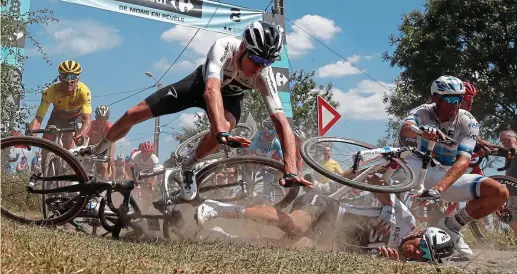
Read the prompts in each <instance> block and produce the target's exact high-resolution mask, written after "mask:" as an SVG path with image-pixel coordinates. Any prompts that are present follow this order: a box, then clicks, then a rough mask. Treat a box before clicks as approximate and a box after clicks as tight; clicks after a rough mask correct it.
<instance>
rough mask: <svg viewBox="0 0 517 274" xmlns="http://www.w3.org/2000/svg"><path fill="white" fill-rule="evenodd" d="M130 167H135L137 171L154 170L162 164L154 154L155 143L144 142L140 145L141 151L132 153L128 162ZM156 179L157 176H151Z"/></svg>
mask: <svg viewBox="0 0 517 274" xmlns="http://www.w3.org/2000/svg"><path fill="white" fill-rule="evenodd" d="M126 165H127V166H128V167H134V168H135V171H136V172H142V171H145V172H152V171H153V169H154V168H155V167H158V166H159V165H160V160H159V159H158V157H156V155H154V144H153V143H151V142H144V143H142V145H141V146H140V151H137V152H135V153H134V154H133V155H131V158H130V159H129V161H128V162H127V163H126ZM150 178H154V179H155V180H156V176H153V177H150Z"/></svg>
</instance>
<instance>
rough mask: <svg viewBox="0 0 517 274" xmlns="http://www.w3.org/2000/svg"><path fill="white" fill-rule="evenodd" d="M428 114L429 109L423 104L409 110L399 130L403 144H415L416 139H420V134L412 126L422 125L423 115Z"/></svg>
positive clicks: (400, 140)
mask: <svg viewBox="0 0 517 274" xmlns="http://www.w3.org/2000/svg"><path fill="white" fill-rule="evenodd" d="M428 115H429V114H428V109H426V108H424V107H421V106H420V107H417V108H415V109H412V110H411V111H409V114H408V116H407V117H406V118H405V119H404V122H403V124H402V127H401V128H400V132H399V142H400V143H401V145H407V146H415V141H414V140H416V139H418V138H419V137H420V136H419V135H418V133H416V132H414V131H413V130H412V129H411V126H412V125H416V126H421V125H422V124H421V122H422V117H423V116H428Z"/></svg>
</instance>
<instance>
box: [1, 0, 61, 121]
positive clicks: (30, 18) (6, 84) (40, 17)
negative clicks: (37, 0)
mask: <svg viewBox="0 0 517 274" xmlns="http://www.w3.org/2000/svg"><path fill="white" fill-rule="evenodd" d="M5 3H7V2H4V1H2V4H5ZM12 7H16V6H12ZM52 14H53V12H52V11H50V10H48V9H43V10H35V11H29V12H26V13H19V10H16V9H13V8H11V9H10V10H8V11H5V12H2V17H1V29H2V32H1V33H2V35H1V44H2V47H3V48H4V49H5V52H3V53H2V70H1V73H0V77H1V84H0V90H2V92H1V95H0V97H1V100H0V101H1V113H0V118H1V120H2V123H3V126H5V127H6V128H5V129H6V130H7V131H11V130H15V129H18V130H21V126H22V125H23V123H24V121H26V119H27V118H28V117H29V115H30V110H31V108H30V107H29V106H28V105H26V104H24V103H20V102H21V101H22V100H23V99H24V98H25V95H26V94H28V93H34V92H38V91H41V90H42V89H43V88H44V87H46V86H48V85H49V83H46V84H43V85H41V86H38V87H36V88H34V89H27V88H26V87H25V86H24V85H23V83H22V75H23V73H24V69H23V63H24V62H25V61H26V60H27V59H28V57H27V56H25V55H24V54H22V52H21V51H20V50H19V49H18V48H17V47H13V45H15V44H16V41H17V39H19V37H20V36H19V35H20V33H23V32H25V33H26V35H25V36H26V39H28V40H29V41H30V42H31V43H32V45H33V46H34V47H35V48H36V49H37V50H38V52H39V53H40V55H41V57H42V59H43V60H44V61H45V62H46V63H47V64H49V65H51V64H52V63H51V62H50V58H49V57H48V56H47V55H46V54H45V52H44V51H43V49H42V48H41V46H40V44H39V43H38V41H37V40H36V39H35V38H34V37H33V36H32V35H31V33H30V32H26V28H28V25H31V24H48V23H49V22H57V21H58V20H57V19H56V18H54V17H52Z"/></svg>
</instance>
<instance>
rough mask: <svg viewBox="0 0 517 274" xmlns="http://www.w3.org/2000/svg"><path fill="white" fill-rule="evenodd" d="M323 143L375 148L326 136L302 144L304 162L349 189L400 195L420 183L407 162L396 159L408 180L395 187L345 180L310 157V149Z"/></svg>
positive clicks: (312, 138) (349, 140)
mask: <svg viewBox="0 0 517 274" xmlns="http://www.w3.org/2000/svg"><path fill="white" fill-rule="evenodd" d="M322 142H338V143H346V144H353V145H356V146H361V147H364V148H365V149H374V148H375V147H374V146H372V145H370V144H367V143H364V142H361V141H356V140H352V139H348V138H343V137H326V136H315V137H311V138H309V139H307V140H305V142H303V143H302V145H301V148H300V154H301V156H302V158H303V160H304V161H305V162H306V163H307V164H308V165H309V166H310V167H312V168H313V169H314V170H316V171H317V172H319V173H320V174H322V175H323V176H325V177H327V178H329V179H332V180H333V181H335V182H337V183H340V184H343V185H347V186H349V187H353V188H356V189H360V190H366V191H370V192H380V193H400V192H405V191H409V190H411V189H413V188H414V187H415V186H416V185H417V184H418V181H417V180H414V177H415V176H414V173H413V170H412V169H411V168H410V167H409V166H408V165H407V164H406V162H405V161H403V160H402V159H398V158H394V159H393V160H394V161H395V162H396V163H397V164H398V165H399V168H402V169H403V170H404V172H405V173H406V178H405V180H404V182H402V183H399V184H395V185H389V186H377V185H370V184H365V183H362V182H356V181H353V180H350V179H347V178H344V177H342V176H340V175H337V174H334V173H332V172H329V171H327V170H326V169H325V168H324V167H322V166H321V165H319V164H318V163H317V162H316V161H315V160H314V159H313V158H312V157H311V155H310V153H309V151H310V149H311V148H312V147H313V146H315V145H317V144H318V143H322Z"/></svg>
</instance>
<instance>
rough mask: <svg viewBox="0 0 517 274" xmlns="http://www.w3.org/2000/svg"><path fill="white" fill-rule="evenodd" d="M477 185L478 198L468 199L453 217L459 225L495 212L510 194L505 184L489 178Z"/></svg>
mask: <svg viewBox="0 0 517 274" xmlns="http://www.w3.org/2000/svg"><path fill="white" fill-rule="evenodd" d="M479 187H480V189H479V198H478V199H475V200H472V201H469V202H468V203H467V206H466V207H465V208H463V209H461V210H460V211H459V212H458V213H456V215H455V218H454V219H455V220H457V221H458V223H459V225H461V226H464V225H465V224H467V223H468V222H470V221H473V220H477V219H481V218H483V217H486V216H488V215H489V214H491V213H493V212H495V211H496V210H498V209H499V208H500V207H501V206H503V205H504V203H506V201H507V200H508V197H509V196H510V193H509V192H508V189H507V188H506V186H505V185H503V184H500V183H499V182H497V181H496V180H493V179H490V178H486V179H485V180H483V181H482V182H481V183H480V186H479ZM452 223H455V222H454V221H453V222H452ZM458 229H459V227H458Z"/></svg>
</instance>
